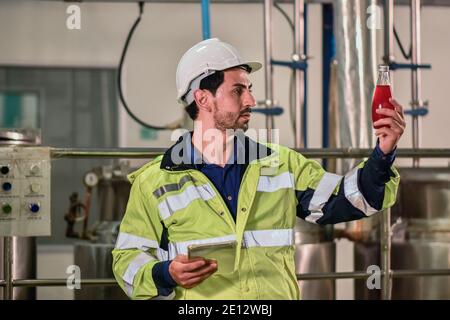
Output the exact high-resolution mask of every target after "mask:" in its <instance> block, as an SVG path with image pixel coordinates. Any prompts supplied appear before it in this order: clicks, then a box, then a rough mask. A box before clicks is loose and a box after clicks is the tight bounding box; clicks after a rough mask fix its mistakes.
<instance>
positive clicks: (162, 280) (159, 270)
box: [152, 260, 177, 296]
mask: <svg viewBox="0 0 450 320" xmlns="http://www.w3.org/2000/svg"><path fill="white" fill-rule="evenodd" d="M171 262H172V260H168V261H161V262H158V263H156V264H155V265H154V266H153V269H152V276H153V281H154V282H155V284H156V288H157V289H158V295H160V296H168V295H169V294H170V293H171V292H172V291H173V289H174V288H175V287H176V286H177V283H176V282H175V281H174V280H173V278H172V276H171V275H170V272H169V266H170V263H171Z"/></svg>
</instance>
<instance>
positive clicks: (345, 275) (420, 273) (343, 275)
mask: <svg viewBox="0 0 450 320" xmlns="http://www.w3.org/2000/svg"><path fill="white" fill-rule="evenodd" d="M371 275H372V274H371V273H367V272H364V271H354V272H335V273H307V274H297V280H324V279H366V278H368V277H370V276H371ZM381 276H384V272H383V271H381ZM390 276H391V277H392V278H409V277H437V276H450V269H435V270H391V272H390Z"/></svg>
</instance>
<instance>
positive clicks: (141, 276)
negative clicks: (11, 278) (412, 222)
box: [113, 39, 405, 299]
mask: <svg viewBox="0 0 450 320" xmlns="http://www.w3.org/2000/svg"><path fill="white" fill-rule="evenodd" d="M260 68H261V64H259V63H257V62H249V61H244V60H243V59H242V58H241V57H240V55H239V53H238V52H237V51H236V49H235V48H234V47H232V46H231V45H229V44H227V43H224V42H222V41H220V40H218V39H209V40H205V41H202V42H200V43H198V44H197V45H195V46H194V47H192V48H191V49H189V50H188V51H187V52H186V53H185V54H184V56H183V57H182V58H181V60H180V62H179V65H178V69H177V88H178V99H179V101H180V102H181V103H182V104H183V105H184V106H185V108H186V111H187V112H188V113H189V115H190V117H191V118H192V119H194V120H195V125H194V131H193V132H192V133H187V134H185V135H183V136H182V137H181V138H180V139H179V140H178V142H177V143H176V144H175V145H173V146H172V147H171V148H170V149H169V150H168V151H167V152H166V153H165V154H164V155H162V156H159V157H157V158H156V159H155V160H154V161H152V162H150V163H148V164H147V165H145V166H143V167H142V168H141V169H139V170H138V171H136V172H134V173H132V174H131V175H130V176H129V179H130V181H131V182H132V189H131V194H130V199H129V202H128V206H127V210H126V213H125V216H124V219H123V221H122V224H121V227H120V233H119V236H118V239H117V243H116V247H115V249H114V251H113V257H114V263H113V269H114V274H115V276H116V279H117V281H118V283H119V284H120V286H121V287H122V288H123V289H124V290H125V291H126V292H127V294H128V295H129V296H130V297H131V298H133V299H149V298H165V297H166V298H175V299H299V297H300V293H299V289H298V285H297V281H296V276H295V266H294V252H295V246H294V237H293V235H294V230H293V228H294V226H295V220H296V216H297V217H300V218H302V219H305V220H306V221H309V222H311V223H316V224H319V225H324V224H334V223H339V222H343V221H350V220H355V219H360V218H363V217H366V216H369V215H372V214H374V213H375V212H378V211H380V210H382V209H385V208H388V207H390V206H392V205H393V203H394V202H395V197H396V192H397V187H398V183H399V179H400V178H399V175H398V173H397V171H396V170H395V169H394V168H393V167H391V165H392V162H393V161H394V152H395V148H396V145H397V142H398V140H399V139H400V137H401V135H402V134H403V131H404V127H405V121H404V119H403V112H402V107H401V106H400V105H399V104H398V103H396V102H395V101H393V102H392V103H393V104H394V105H395V107H396V110H395V111H394V110H389V109H382V110H380V113H382V114H383V115H385V116H386V118H385V119H382V120H379V123H377V125H386V126H385V127H383V128H381V129H378V130H376V132H375V133H376V135H377V137H378V142H377V147H376V148H375V149H374V151H373V153H372V155H371V156H370V158H369V159H368V160H367V161H364V162H362V163H361V164H360V165H359V166H358V167H357V168H355V169H354V170H352V171H351V172H350V173H348V174H347V175H346V176H345V177H342V176H338V175H335V174H332V173H327V172H325V171H324V170H323V169H322V167H321V166H320V165H319V164H318V163H317V162H315V161H310V160H307V159H305V158H304V157H303V156H302V155H301V154H299V153H297V152H294V151H293V150H291V149H288V148H286V147H282V146H279V145H275V144H262V143H258V142H255V141H253V140H251V139H249V138H247V137H245V136H243V135H239V134H235V135H229V134H228V133H227V130H229V129H238V130H240V131H245V130H247V128H248V122H249V120H250V113H251V108H252V107H254V106H255V104H256V102H255V98H254V97H253V95H252V92H251V88H252V85H251V83H250V81H249V77H248V74H249V73H251V72H254V71H256V70H258V69H260ZM211 132H214V133H215V134H214V135H215V138H217V133H218V134H219V138H220V137H221V138H222V139H219V140H220V141H221V142H220V143H219V145H217V144H214V145H213V147H212V148H211V134H210V133H211ZM230 137H231V138H230ZM208 150H209V151H211V150H212V151H213V152H208ZM225 240H235V241H236V243H237V245H236V248H235V257H234V259H235V269H234V271H233V272H228V273H225V272H221V267H220V261H219V263H218V262H216V261H213V260H209V259H204V258H194V259H188V257H187V251H188V249H187V248H188V246H189V245H191V244H199V243H202V244H205V243H209V244H213V243H220V242H223V241H225Z"/></svg>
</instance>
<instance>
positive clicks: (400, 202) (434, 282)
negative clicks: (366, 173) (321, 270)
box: [355, 168, 450, 299]
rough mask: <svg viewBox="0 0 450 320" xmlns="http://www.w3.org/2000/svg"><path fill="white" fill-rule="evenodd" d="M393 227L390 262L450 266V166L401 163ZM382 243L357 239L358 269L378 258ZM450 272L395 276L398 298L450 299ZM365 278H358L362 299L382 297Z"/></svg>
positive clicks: (395, 266) (408, 265)
mask: <svg viewBox="0 0 450 320" xmlns="http://www.w3.org/2000/svg"><path fill="white" fill-rule="evenodd" d="M399 172H400V176H401V181H400V188H399V194H398V199H397V203H396V205H395V206H394V207H393V209H392V216H393V219H394V221H395V219H398V218H401V221H402V223H400V224H397V225H395V226H394V227H393V236H392V254H391V259H392V260H391V266H392V269H394V270H402V269H408V270H413V269H419V270H420V269H448V268H450V168H401V169H399ZM379 257H380V250H379V244H375V243H368V242H367V243H363V242H361V243H356V244H355V269H357V270H366V268H367V267H368V266H369V265H372V264H376V265H380V263H379V261H380V260H379ZM449 288H450V277H448V276H434V277H414V278H411V277H409V278H394V280H393V288H392V298H393V299H450V290H449ZM376 291H377V290H370V291H369V290H367V289H366V288H365V282H363V281H356V282H355V295H356V298H358V299H376V298H379V293H377V292H376Z"/></svg>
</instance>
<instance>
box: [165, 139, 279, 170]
mask: <svg viewBox="0 0 450 320" xmlns="http://www.w3.org/2000/svg"><path fill="white" fill-rule="evenodd" d="M192 134H193V132H192V131H191V132H187V133H185V134H184V135H182V136H181V137H180V138H179V139H178V141H177V142H176V143H175V144H174V145H172V146H171V147H170V148H169V149H168V150H167V151H166V152H165V153H164V156H163V158H162V160H161V166H160V168H161V169H165V170H170V171H183V170H188V169H196V164H201V163H202V159H201V157H199V156H198V152H199V151H197V152H194V146H193V144H192ZM235 139H237V142H236V148H235V150H237V153H236V154H234V158H235V159H237V163H238V164H246V165H248V164H249V163H250V162H252V161H254V160H261V159H264V158H266V157H268V156H270V155H271V154H272V153H273V150H272V149H271V148H269V147H267V146H265V145H263V144H261V143H258V142H256V141H254V140H252V139H250V138H249V137H247V136H246V135H245V134H243V133H242V134H240V133H237V134H236V136H235ZM196 154H197V156H196Z"/></svg>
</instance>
